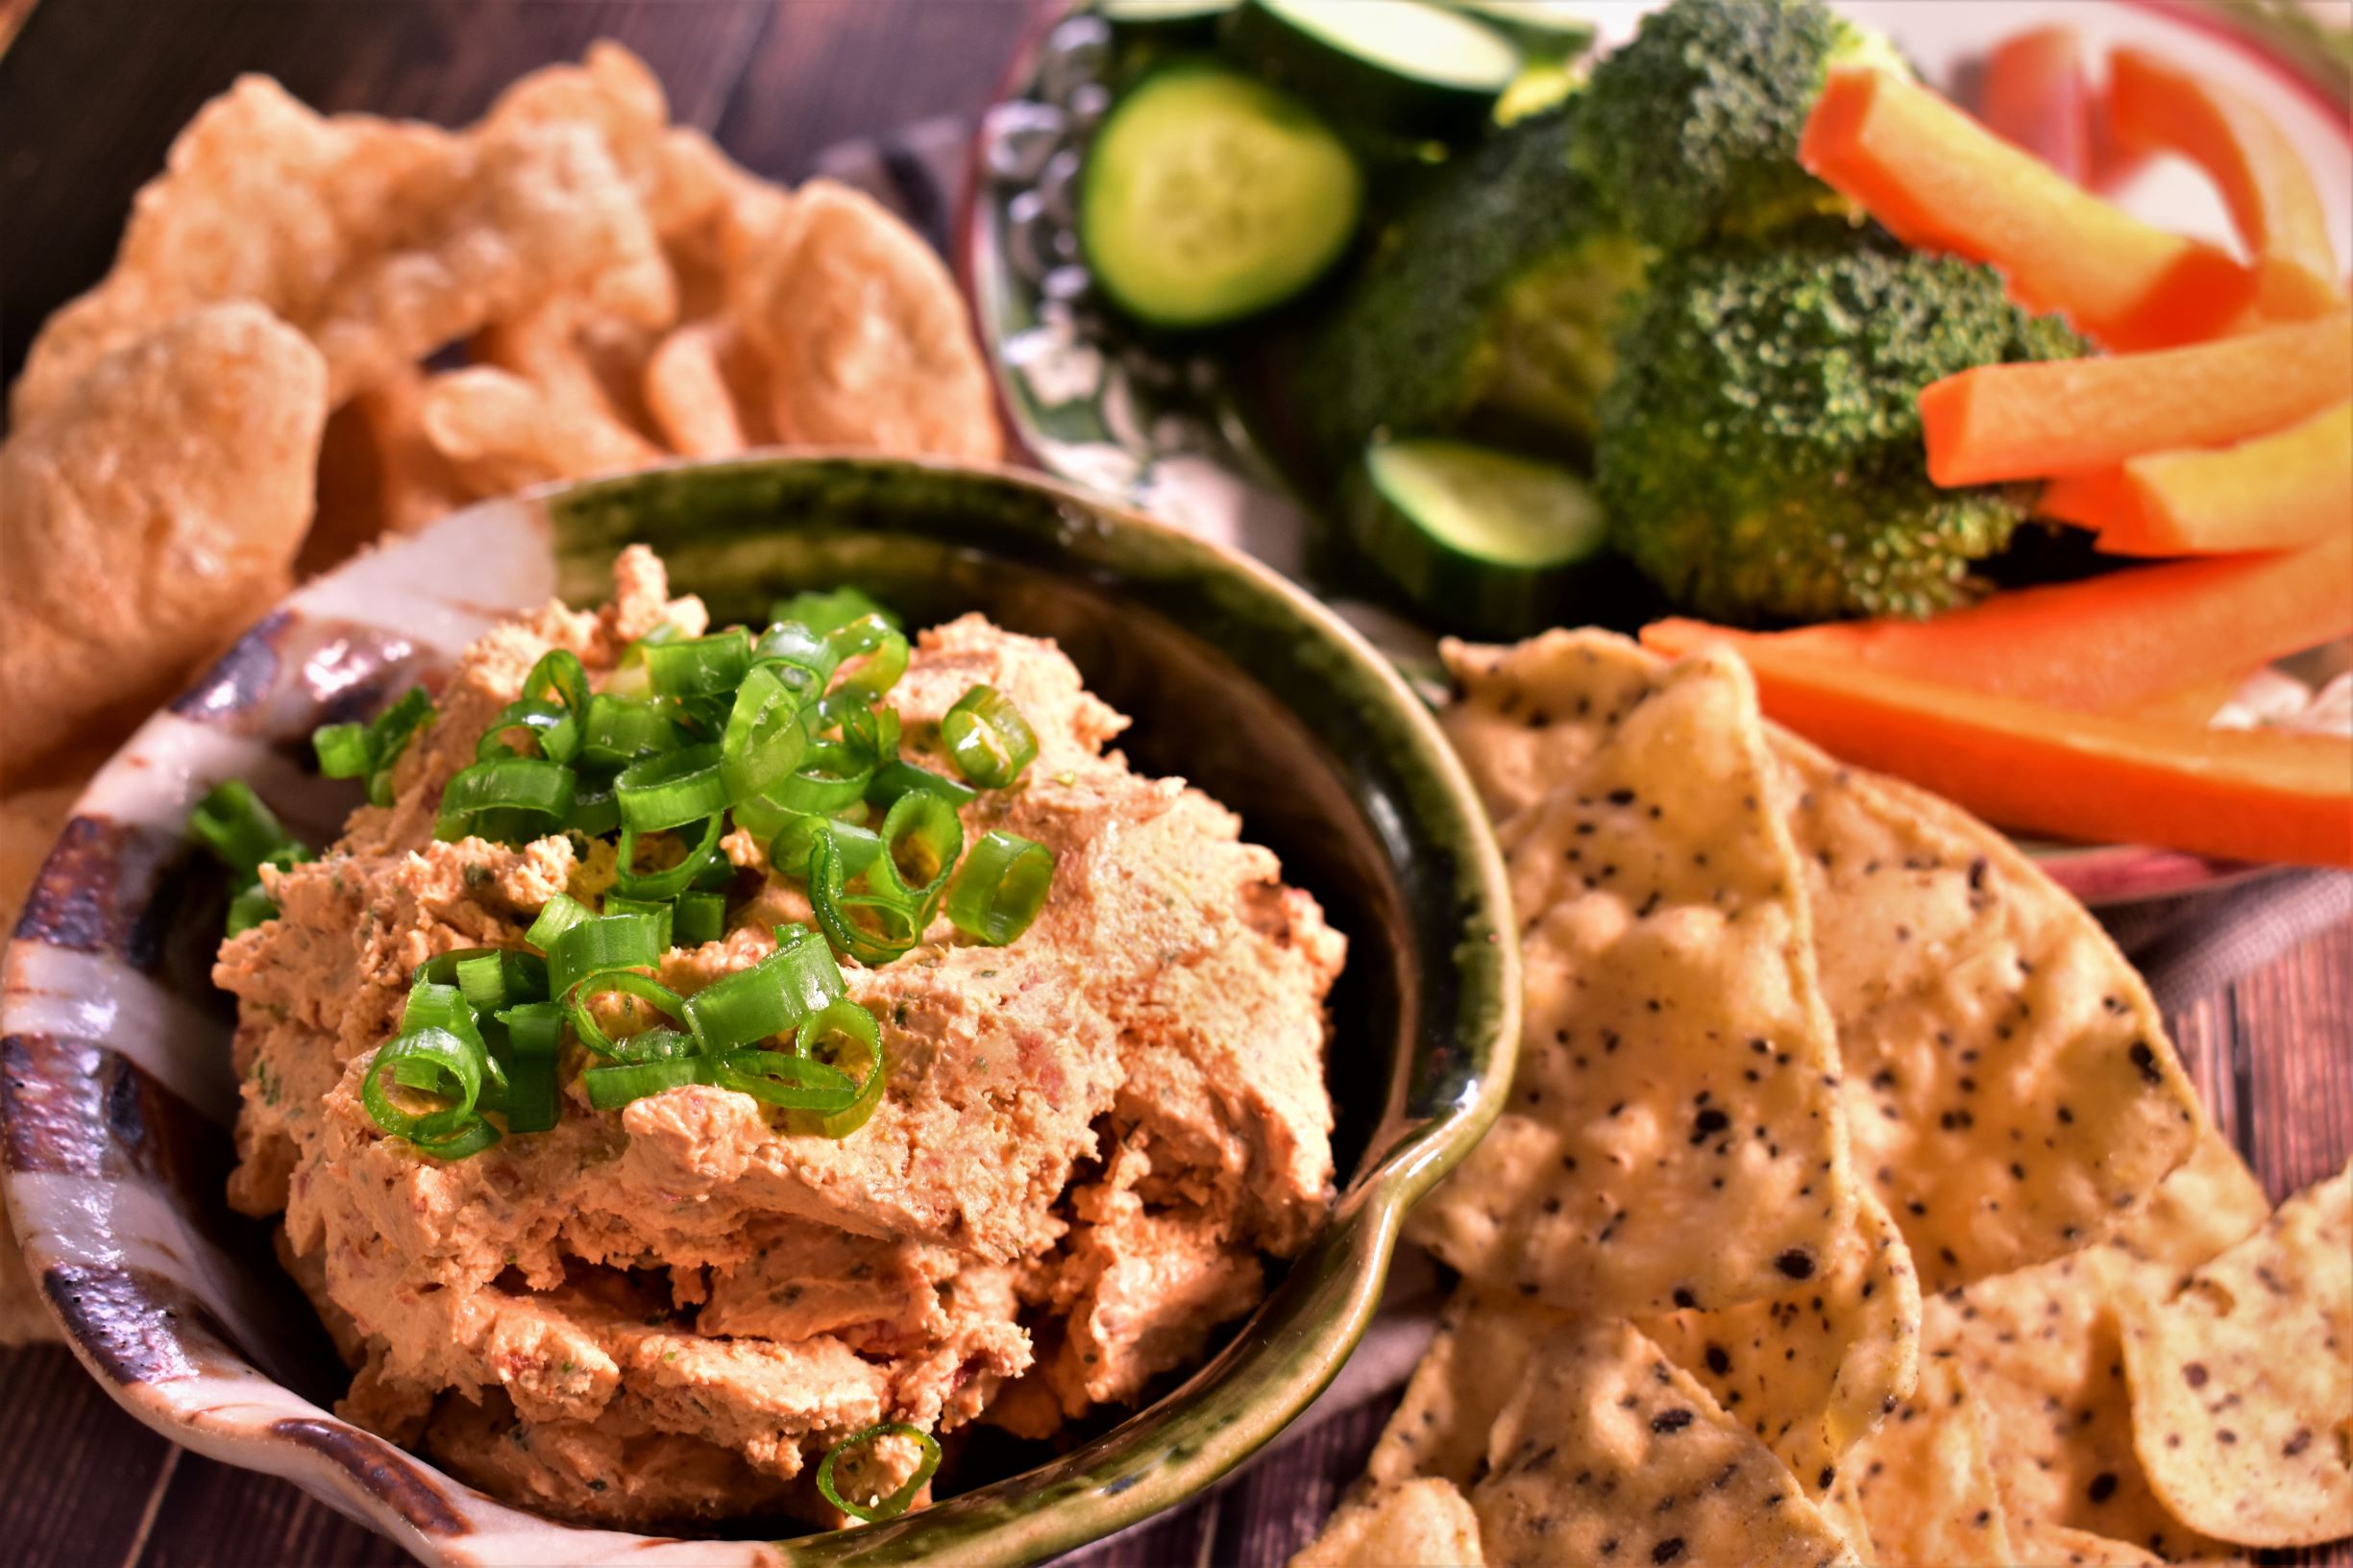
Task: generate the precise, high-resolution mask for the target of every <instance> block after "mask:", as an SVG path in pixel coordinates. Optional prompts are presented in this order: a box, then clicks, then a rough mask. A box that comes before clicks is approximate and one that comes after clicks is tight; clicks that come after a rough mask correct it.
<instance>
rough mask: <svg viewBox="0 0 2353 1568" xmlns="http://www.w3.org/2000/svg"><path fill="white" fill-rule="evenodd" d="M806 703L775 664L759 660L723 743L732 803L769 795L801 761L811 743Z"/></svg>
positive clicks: (737, 701) (729, 718) (722, 767)
mask: <svg viewBox="0 0 2353 1568" xmlns="http://www.w3.org/2000/svg"><path fill="white" fill-rule="evenodd" d="M800 707H801V703H800V698H799V697H798V695H797V694H796V693H795V692H794V691H793V689H792V688H791V687H790V686H788V685H786V684H785V682H784V677H783V676H781V675H779V674H776V667H775V666H774V665H768V664H761V665H754V666H753V667H752V669H751V673H750V674H747V675H746V676H745V677H744V684H743V685H742V686H741V687H739V688H738V689H737V691H736V694H735V706H734V707H733V708H732V709H730V710H729V711H728V714H727V724H726V729H725V731H724V732H723V734H722V736H721V738H720V745H719V772H720V776H721V777H722V778H723V779H725V780H726V784H727V799H728V801H729V802H730V803H733V802H735V801H738V800H751V799H756V798H758V797H759V796H764V795H766V794H767V793H768V792H769V791H770V790H771V789H772V788H774V787H775V786H776V785H778V784H781V783H783V782H784V781H785V780H786V779H787V778H789V777H791V776H792V773H793V770H794V769H796V768H797V767H799V766H800V758H801V753H802V752H804V751H806V750H807V749H808V747H809V731H808V728H807V726H806V725H804V724H803V723H801V722H800Z"/></svg>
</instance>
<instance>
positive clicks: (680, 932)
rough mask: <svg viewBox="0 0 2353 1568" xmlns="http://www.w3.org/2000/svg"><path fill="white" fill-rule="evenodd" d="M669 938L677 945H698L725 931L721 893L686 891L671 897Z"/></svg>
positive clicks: (712, 939)
mask: <svg viewBox="0 0 2353 1568" xmlns="http://www.w3.org/2000/svg"><path fill="white" fill-rule="evenodd" d="M672 907H673V910H674V913H673V915H672V917H671V922H670V937H671V941H672V942H673V943H675V944H676V945H678V946H680V947H699V946H701V945H702V944H703V943H706V942H717V941H719V940H720V939H721V938H722V937H724V936H725V935H726V934H727V899H726V895H725V894H718V893H699V892H695V891H691V890H690V891H688V892H686V893H682V894H678V896H677V897H676V898H674V900H672Z"/></svg>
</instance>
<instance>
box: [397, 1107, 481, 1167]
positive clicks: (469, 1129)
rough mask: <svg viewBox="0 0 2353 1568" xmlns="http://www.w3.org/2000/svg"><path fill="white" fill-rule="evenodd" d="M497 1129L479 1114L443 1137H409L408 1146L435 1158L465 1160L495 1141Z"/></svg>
mask: <svg viewBox="0 0 2353 1568" xmlns="http://www.w3.org/2000/svg"><path fill="white" fill-rule="evenodd" d="M499 1139H500V1133H499V1130H498V1129H497V1128H496V1127H494V1126H492V1125H491V1124H490V1123H489V1122H488V1121H485V1120H484V1119H483V1118H482V1117H481V1116H480V1115H476V1116H475V1118H474V1119H473V1120H472V1121H470V1122H468V1123H467V1124H466V1125H465V1126H464V1127H462V1128H460V1129H458V1131H456V1132H454V1133H453V1134H451V1135H450V1136H449V1137H448V1138H444V1139H422V1138H413V1139H409V1140H408V1141H409V1146H410V1147H411V1148H414V1149H415V1150H416V1151H417V1152H418V1153H419V1154H423V1155H429V1156H430V1157H431V1158H433V1159H435V1160H465V1159H469V1158H471V1157H472V1156H474V1155H478V1154H479V1153H481V1152H482V1151H483V1150H484V1149H487V1148H489V1147H491V1146H492V1145H493V1144H495V1143H497V1142H498V1141H499Z"/></svg>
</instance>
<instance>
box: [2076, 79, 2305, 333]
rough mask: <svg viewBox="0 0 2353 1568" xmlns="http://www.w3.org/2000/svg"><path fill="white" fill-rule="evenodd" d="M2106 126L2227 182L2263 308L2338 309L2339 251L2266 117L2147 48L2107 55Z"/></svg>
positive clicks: (2298, 314) (2298, 167) (2276, 311)
mask: <svg viewBox="0 0 2353 1568" xmlns="http://www.w3.org/2000/svg"><path fill="white" fill-rule="evenodd" d="M2108 124H2109V128H2110V130H2111V131H2112V132H2113V133H2114V135H2115V136H2116V139H2117V141H2118V142H2119V143H2120V144H2122V145H2124V146H2128V147H2137V148H2142V149H2147V150H2156V151H2164V152H2169V153H2179V154H2180V155H2181V156H2182V157H2184V158H2186V159H2190V161H2192V162H2193V163H2195V164H2196V165H2197V166H2198V167H2199V168H2201V169H2204V170H2205V171H2206V174H2207V177H2208V178H2209V179H2211V180H2213V181H2214V183H2215V184H2217V185H2218V186H2219V187H2221V191H2222V200H2223V201H2224V202H2225V203H2226V204H2227V205H2228V206H2229V208H2230V215H2231V221H2232V222H2233V223H2235V224H2236V225H2238V228H2239V236H2240V238H2242V239H2243V240H2244V241H2245V242H2246V248H2247V249H2248V250H2249V251H2250V252H2252V253H2253V254H2254V255H2255V256H2256V257H2259V258H2260V259H2259V272H2260V277H2261V282H2259V283H2258V285H2257V292H2256V301H2257V305H2258V306H2259V308H2260V309H2261V310H2262V311H2263V312H2264V314H2266V315H2267V316H2268V317H2270V318H2272V319H2274V320H2282V321H2294V320H2300V319H2302V318H2305V317H2309V316H2316V315H2319V314H2321V313H2322V312H2324V311H2328V310H2333V309H2336V308H2338V307H2339V306H2341V305H2342V304H2343V303H2344V295H2343V293H2342V291H2341V290H2340V289H2339V287H2338V285H2337V257H2336V254H2335V252H2334V250H2333V248H2332V247H2331V246H2330V244H2329V237H2328V218H2327V215H2326V213H2325V212H2324V211H2323V210H2322V208H2321V206H2320V193H2319V191H2318V190H2316V189H2315V188H2314V186H2313V180H2312V171H2311V170H2310V169H2308V168H2307V167H2305V164H2304V159H2303V158H2302V156H2301V155H2299V154H2298V153H2297V152H2296V150H2295V146H2294V144H2293V143H2292V142H2291V141H2289V139H2288V138H2287V137H2286V136H2285V135H2282V134H2281V133H2280V129H2279V127H2278V126H2277V125H2274V124H2273V123H2272V122H2271V119H2270V117H2269V116H2267V115H2266V114H2265V113H2264V111H2263V110H2260V109H2258V108H2256V107H2255V105H2253V104H2251V103H2249V102H2247V101H2246V100H2245V99H2243V98H2241V97H2239V96H2238V95H2237V94H2235V93H2233V92H2231V91H2230V90H2228V89H2227V88H2225V87H2222V86H2218V85H2217V84H2215V83H2212V82H2209V81H2206V80H2204V79H2203V78H2201V77H2198V76H2194V75H2193V74H2192V73H2190V72H2188V71H2185V70H2182V69H2181V68H2180V67H2178V66H2175V65H2171V64H2168V63H2167V62H2166V61H2163V60H2160V59H2158V58H2157V57H2156V56H2155V55H2152V54H2150V53H2148V52H2147V51H2146V50H2145V49H2133V48H2124V49H2119V50H2117V51H2116V52H2115V53H2114V54H2112V55H2111V56H2109V58H2108Z"/></svg>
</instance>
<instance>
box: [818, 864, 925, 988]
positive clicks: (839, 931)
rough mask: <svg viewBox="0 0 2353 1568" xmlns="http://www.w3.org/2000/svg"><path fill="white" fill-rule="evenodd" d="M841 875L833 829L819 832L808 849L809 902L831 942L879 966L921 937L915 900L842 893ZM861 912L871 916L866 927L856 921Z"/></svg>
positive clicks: (883, 894) (921, 928)
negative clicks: (913, 901)
mask: <svg viewBox="0 0 2353 1568" xmlns="http://www.w3.org/2000/svg"><path fill="white" fill-rule="evenodd" d="M844 876H845V873H844V870H843V866H842V855H841V851H840V850H838V849H836V848H835V847H834V843H833V835H831V834H830V833H827V834H821V835H820V836H819V837H818V838H817V839H816V840H815V841H814V842H813V844H812V845H811V848H810V853H809V904H810V907H811V908H812V909H813V910H815V911H816V914H817V923H818V925H819V926H820V927H821V929H822V930H823V931H824V933H825V936H826V939H827V940H828V941H830V942H831V943H833V944H834V945H835V946H836V947H838V948H840V949H841V950H842V951H843V952H846V953H847V954H848V955H849V956H850V957H852V958H854V959H856V960H857V961H858V962H859V963H861V964H864V965H867V966H869V967H870V968H879V967H880V966H882V965H885V964H888V963H890V962H891V961H892V960H893V959H895V958H898V957H900V956H901V955H903V954H905V953H907V952H908V951H909V950H911V949H912V948H913V947H914V946H915V944H916V943H919V942H920V941H921V940H922V939H923V922H922V917H921V912H920V911H919V909H917V908H916V907H915V905H913V904H911V903H909V902H908V901H907V900H906V899H905V898H903V897H901V896H899V895H897V894H893V893H864V894H849V893H846V892H844V891H843V881H844ZM861 914H864V915H867V916H869V917H870V918H871V919H872V920H873V922H874V923H873V925H872V927H871V928H870V927H868V926H866V925H863V924H861V923H860V922H859V919H858V917H859V915H861Z"/></svg>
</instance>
